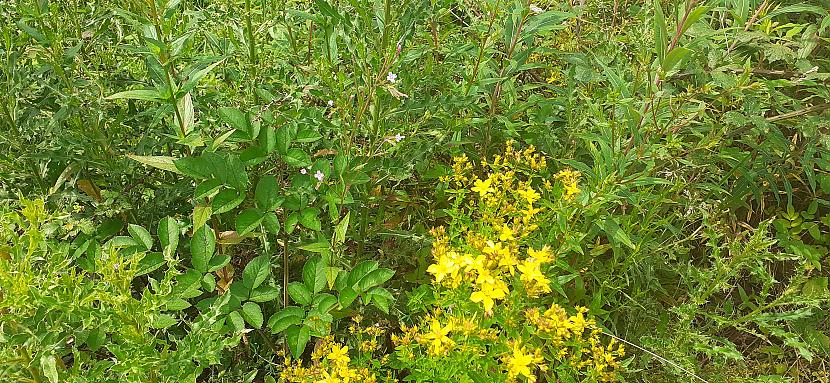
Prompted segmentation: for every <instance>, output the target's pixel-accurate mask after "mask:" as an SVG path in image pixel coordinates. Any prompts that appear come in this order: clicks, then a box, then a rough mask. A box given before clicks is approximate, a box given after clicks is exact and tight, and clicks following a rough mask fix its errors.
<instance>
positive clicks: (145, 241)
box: [127, 224, 153, 251]
mask: <svg viewBox="0 0 830 383" xmlns="http://www.w3.org/2000/svg"><path fill="white" fill-rule="evenodd" d="M127 231H128V232H129V233H130V236H131V237H133V239H134V240H135V241H136V242H137V243H138V244H139V245H141V246H142V247H143V248H144V250H145V251H149V250H150V249H152V248H153V236H152V235H150V232H149V231H147V229H145V228H143V227H141V226H139V225H134V224H130V225H129V226H127Z"/></svg>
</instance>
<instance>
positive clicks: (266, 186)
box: [254, 176, 284, 211]
mask: <svg viewBox="0 0 830 383" xmlns="http://www.w3.org/2000/svg"><path fill="white" fill-rule="evenodd" d="M254 194H255V197H256V206H257V207H258V208H260V209H262V210H263V211H274V210H276V209H277V208H278V207H279V206H280V205H281V204H282V202H283V201H284V199H283V198H281V197H282V196H281V195H280V187H279V185H278V184H277V178H276V177H274V176H265V177H262V178H260V179H259V182H257V185H256V192H255V193H254Z"/></svg>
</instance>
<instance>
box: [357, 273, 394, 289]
mask: <svg viewBox="0 0 830 383" xmlns="http://www.w3.org/2000/svg"><path fill="white" fill-rule="evenodd" d="M393 275H395V271H394V270H392V269H386V268H380V269H375V270H372V271H370V272H369V273H367V274H366V275H365V276H364V277H363V278H361V279H360V281H359V282H358V283H357V285H358V289H359V291H367V290H369V289H370V288H372V287H375V286H378V285H380V284H382V283H384V282H386V281H388V280H389V279H390V278H392V276H393Z"/></svg>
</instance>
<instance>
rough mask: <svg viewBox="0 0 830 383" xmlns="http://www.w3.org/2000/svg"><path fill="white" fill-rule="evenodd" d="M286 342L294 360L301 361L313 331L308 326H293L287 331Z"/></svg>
mask: <svg viewBox="0 0 830 383" xmlns="http://www.w3.org/2000/svg"><path fill="white" fill-rule="evenodd" d="M285 340H286V342H288V348H289V350H291V354H292V355H294V358H296V359H299V358H300V357H301V356H302V355H303V351H305V346H306V344H308V341H309V340H311V331H310V329H309V328H308V327H306V326H291V327H289V328H288V329H286V330H285Z"/></svg>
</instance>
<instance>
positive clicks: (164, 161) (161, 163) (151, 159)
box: [127, 154, 181, 174]
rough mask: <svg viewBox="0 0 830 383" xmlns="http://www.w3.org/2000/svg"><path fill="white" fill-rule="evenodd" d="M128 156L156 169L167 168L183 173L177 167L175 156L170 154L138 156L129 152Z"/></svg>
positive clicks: (170, 170)
mask: <svg viewBox="0 0 830 383" xmlns="http://www.w3.org/2000/svg"><path fill="white" fill-rule="evenodd" d="M127 157H128V158H129V159H131V160H133V161H138V162H140V163H142V164H144V165H147V166H151V167H154V168H156V169H161V170H166V171H169V172H173V173H176V174H181V172H179V169H176V164H174V163H173V161H175V160H176V158H174V157H169V156H137V155H135V154H127Z"/></svg>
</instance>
